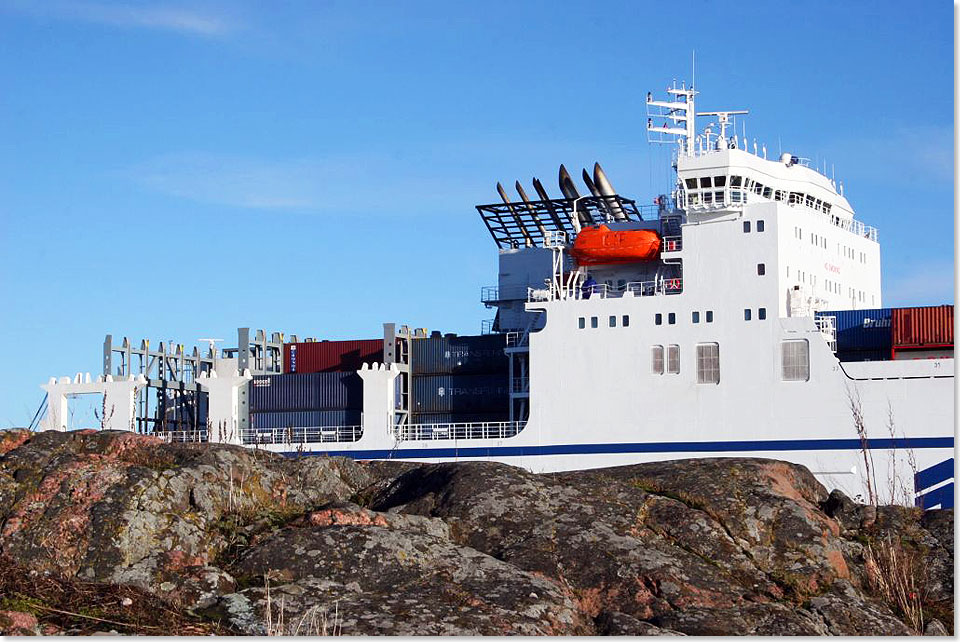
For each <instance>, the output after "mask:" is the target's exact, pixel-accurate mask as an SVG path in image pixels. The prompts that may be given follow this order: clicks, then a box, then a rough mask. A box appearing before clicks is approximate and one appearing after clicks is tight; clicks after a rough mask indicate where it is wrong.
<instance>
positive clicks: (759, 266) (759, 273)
mask: <svg viewBox="0 0 960 642" xmlns="http://www.w3.org/2000/svg"><path fill="white" fill-rule="evenodd" d="M766 273H767V266H766V265H765V264H763V263H757V276H763V275H764V274H766Z"/></svg>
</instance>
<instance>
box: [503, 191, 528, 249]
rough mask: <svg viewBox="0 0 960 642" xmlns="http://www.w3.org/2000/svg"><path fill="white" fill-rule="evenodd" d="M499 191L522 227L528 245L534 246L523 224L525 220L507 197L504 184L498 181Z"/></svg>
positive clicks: (518, 225) (521, 230) (519, 226)
mask: <svg viewBox="0 0 960 642" xmlns="http://www.w3.org/2000/svg"><path fill="white" fill-rule="evenodd" d="M497 191H498V192H500V198H502V199H503V202H504V204H506V206H507V209H508V210H510V213H511V214H513V220H514V221H515V222H516V223H517V227H518V228H520V233H521V234H523V238H524V240H525V241H526V243H527V247H533V239H531V238H530V234H529V232H527V228H525V227H524V226H523V221H522V220H520V215H519V214H517V210H516V209H515V208H514V207H513V203H511V202H510V199H509V198H508V197H507V193H506V192H505V191H504V189H503V185H501V184H500V183H497Z"/></svg>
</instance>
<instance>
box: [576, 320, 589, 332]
mask: <svg viewBox="0 0 960 642" xmlns="http://www.w3.org/2000/svg"><path fill="white" fill-rule="evenodd" d="M577 325H578V326H579V327H580V329H581V330H583V329H584V328H585V327H587V320H586V319H585V318H584V317H580V318H579V319H578V320H577Z"/></svg>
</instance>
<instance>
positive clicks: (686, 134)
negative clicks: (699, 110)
mask: <svg viewBox="0 0 960 642" xmlns="http://www.w3.org/2000/svg"><path fill="white" fill-rule="evenodd" d="M667 94H669V96H670V98H669V100H654V99H653V94H652V93H651V92H647V141H648V142H651V143H676V144H677V153H678V155H681V156H683V155H686V156H692V155H693V144H692V141H693V139H694V137H695V136H696V135H697V131H696V110H695V109H694V100H695V99H694V97H695V96H696V95H697V92H696V91H695V90H694V89H693V87H691V88H689V89H687V86H686V83H684V84H682V85H681V86H680V87H677V84H676V82H674V83H673V87H668V88H667ZM656 121H662V122H663V124H662V125H658V124H657V122H656Z"/></svg>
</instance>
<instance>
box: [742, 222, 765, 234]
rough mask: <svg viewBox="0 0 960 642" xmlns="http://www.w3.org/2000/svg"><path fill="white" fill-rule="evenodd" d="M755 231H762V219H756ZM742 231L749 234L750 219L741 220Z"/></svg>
mask: <svg viewBox="0 0 960 642" xmlns="http://www.w3.org/2000/svg"><path fill="white" fill-rule="evenodd" d="M757 231H758V232H762V231H763V219H758V220H757ZM743 233H744V234H749V233H750V221H744V222H743Z"/></svg>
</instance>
